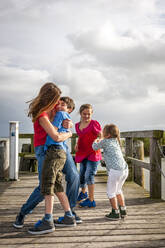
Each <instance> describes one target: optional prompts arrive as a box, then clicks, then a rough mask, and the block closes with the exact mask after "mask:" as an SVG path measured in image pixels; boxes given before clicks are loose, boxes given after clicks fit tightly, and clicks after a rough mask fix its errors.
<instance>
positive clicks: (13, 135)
mask: <svg viewBox="0 0 165 248" xmlns="http://www.w3.org/2000/svg"><path fill="white" fill-rule="evenodd" d="M9 123H10V134H9V136H10V169H9V179H11V180H18V171H19V166H18V128H19V122H18V121H10V122H9Z"/></svg>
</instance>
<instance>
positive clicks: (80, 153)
mask: <svg viewBox="0 0 165 248" xmlns="http://www.w3.org/2000/svg"><path fill="white" fill-rule="evenodd" d="M79 113H80V116H81V120H80V122H78V123H76V125H75V128H76V132H77V134H78V142H77V145H76V147H75V150H76V155H75V161H76V162H77V163H80V187H81V188H82V191H81V192H80V194H79V196H78V202H79V206H80V207H89V208H91V207H96V202H95V200H94V176H95V175H96V172H97V167H98V164H99V162H100V160H101V158H102V157H101V152H100V150H98V151H94V150H93V149H92V143H93V141H94V140H95V139H96V138H97V137H98V136H99V135H100V134H101V126H100V124H99V123H98V122H97V121H96V120H92V119H91V118H92V114H93V109H92V106H91V105H90V104H83V105H82V106H81V107H80V110H79ZM86 184H87V185H88V193H89V198H88V195H87V192H86ZM83 200H84V201H83Z"/></svg>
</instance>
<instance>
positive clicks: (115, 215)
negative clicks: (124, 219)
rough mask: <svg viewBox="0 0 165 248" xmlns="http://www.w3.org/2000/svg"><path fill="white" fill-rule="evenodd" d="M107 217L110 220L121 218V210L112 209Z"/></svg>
mask: <svg viewBox="0 0 165 248" xmlns="http://www.w3.org/2000/svg"><path fill="white" fill-rule="evenodd" d="M105 218H107V219H109V220H119V219H120V214H119V210H115V209H112V212H111V213H109V214H106V215H105Z"/></svg>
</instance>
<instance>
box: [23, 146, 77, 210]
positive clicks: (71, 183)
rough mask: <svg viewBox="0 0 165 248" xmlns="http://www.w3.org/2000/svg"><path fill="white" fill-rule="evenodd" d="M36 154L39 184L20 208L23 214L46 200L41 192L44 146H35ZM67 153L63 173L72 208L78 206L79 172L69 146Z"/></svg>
mask: <svg viewBox="0 0 165 248" xmlns="http://www.w3.org/2000/svg"><path fill="white" fill-rule="evenodd" d="M35 154H36V158H37V161H38V178H39V185H38V186H37V187H36V188H35V189H34V190H33V192H32V193H31V195H30V196H29V198H28V200H27V201H26V203H25V204H23V205H22V207H21V210H20V212H21V214H22V215H26V214H29V213H30V212H31V211H32V210H33V209H34V208H35V207H36V206H37V205H38V204H39V203H40V202H41V201H43V200H44V197H43V195H42V194H41V192H40V183H41V173H42V165H43V161H44V158H45V152H44V146H37V147H36V148H35ZM66 155H67V158H66V162H65V165H64V168H63V173H64V174H65V180H66V194H67V197H68V200H69V203H70V207H71V209H72V208H74V207H75V206H76V201H77V197H78V192H79V173H78V171H77V168H76V166H75V163H74V160H73V158H72V155H71V154H70V151H69V149H68V147H67V146H66Z"/></svg>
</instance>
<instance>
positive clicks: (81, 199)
mask: <svg viewBox="0 0 165 248" xmlns="http://www.w3.org/2000/svg"><path fill="white" fill-rule="evenodd" d="M87 198H88V194H87V192H85V193H83V192H82V191H81V192H80V194H79V196H78V198H77V202H78V203H79V202H81V201H83V200H85V199H87Z"/></svg>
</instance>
